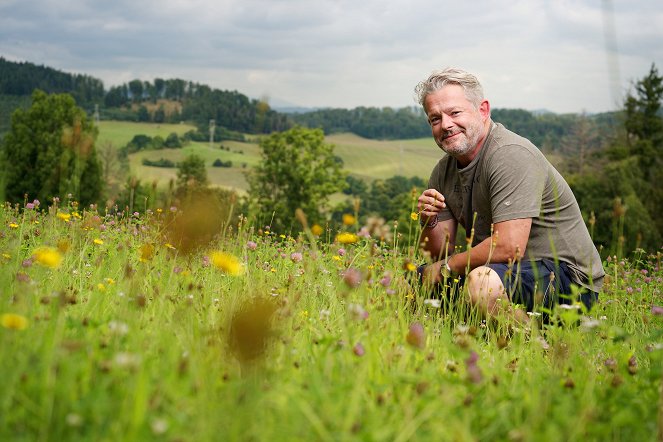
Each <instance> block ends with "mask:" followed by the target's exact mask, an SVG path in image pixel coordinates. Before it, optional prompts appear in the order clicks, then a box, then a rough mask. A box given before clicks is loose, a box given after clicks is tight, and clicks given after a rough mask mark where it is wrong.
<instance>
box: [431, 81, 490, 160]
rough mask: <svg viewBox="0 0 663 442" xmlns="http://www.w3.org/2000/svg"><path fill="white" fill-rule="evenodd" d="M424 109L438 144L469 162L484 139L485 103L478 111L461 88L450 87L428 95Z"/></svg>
mask: <svg viewBox="0 0 663 442" xmlns="http://www.w3.org/2000/svg"><path fill="white" fill-rule="evenodd" d="M424 109H426V114H427V115H428V123H429V124H430V126H431V129H432V131H433V138H434V139H435V142H436V143H437V145H438V146H440V148H441V149H442V150H443V151H445V152H446V153H447V154H449V155H451V156H453V157H456V158H458V159H461V160H467V159H469V160H470V161H471V159H472V158H474V156H475V155H476V153H477V152H478V150H479V147H480V145H481V143H482V142H483V139H484V137H485V132H486V131H485V122H486V120H487V119H488V116H489V105H488V102H487V101H485V100H484V101H483V102H482V103H481V105H480V106H479V109H477V108H475V107H474V105H472V103H471V102H470V101H469V100H468V99H467V98H466V97H465V91H464V90H463V88H462V86H459V85H455V84H450V85H447V86H444V87H443V88H442V89H440V90H439V91H436V92H433V93H431V94H429V95H428V96H427V97H426V99H425V100H424ZM463 162H465V161H463ZM467 163H469V161H467Z"/></svg>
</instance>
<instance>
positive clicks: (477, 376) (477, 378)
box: [465, 350, 483, 384]
mask: <svg viewBox="0 0 663 442" xmlns="http://www.w3.org/2000/svg"><path fill="white" fill-rule="evenodd" d="M478 360H479V355H478V354H477V353H476V352H475V351H474V350H473V351H472V352H471V353H470V356H469V357H468V358H467V359H466V360H465V368H466V370H467V379H468V380H469V381H470V382H472V383H473V384H478V383H479V382H481V380H482V379H483V375H482V373H481V369H480V368H479V366H478V365H477V361H478Z"/></svg>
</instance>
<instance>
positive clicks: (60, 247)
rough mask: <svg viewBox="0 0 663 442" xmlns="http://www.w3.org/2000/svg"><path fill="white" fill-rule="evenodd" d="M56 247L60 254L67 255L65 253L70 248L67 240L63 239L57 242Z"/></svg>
mask: <svg viewBox="0 0 663 442" xmlns="http://www.w3.org/2000/svg"><path fill="white" fill-rule="evenodd" d="M57 247H58V250H59V251H60V253H67V251H68V250H69V247H71V243H70V242H69V240H68V239H64V238H63V239H60V240H58V246H57Z"/></svg>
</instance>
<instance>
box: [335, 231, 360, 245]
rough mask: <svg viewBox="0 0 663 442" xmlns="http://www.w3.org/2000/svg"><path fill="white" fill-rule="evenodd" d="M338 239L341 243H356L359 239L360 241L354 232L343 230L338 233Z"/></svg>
mask: <svg viewBox="0 0 663 442" xmlns="http://www.w3.org/2000/svg"><path fill="white" fill-rule="evenodd" d="M336 241H338V242H339V243H341V244H354V243H356V242H357V241H359V237H358V236H357V235H355V234H354V233H350V232H341V233H339V234H338V235H336Z"/></svg>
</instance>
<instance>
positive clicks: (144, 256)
mask: <svg viewBox="0 0 663 442" xmlns="http://www.w3.org/2000/svg"><path fill="white" fill-rule="evenodd" d="M138 254H139V258H138V259H139V260H140V261H141V262H147V261H149V260H151V259H152V258H153V257H154V246H153V245H152V244H143V245H142V246H140V248H139V249H138Z"/></svg>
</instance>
